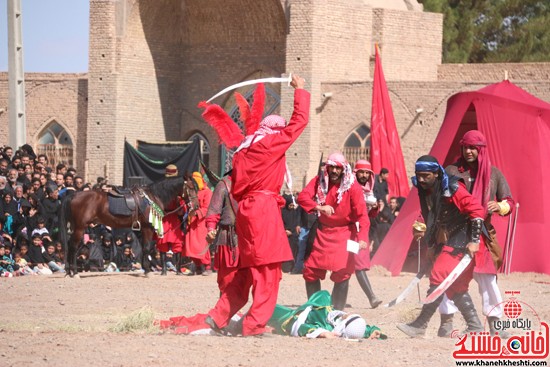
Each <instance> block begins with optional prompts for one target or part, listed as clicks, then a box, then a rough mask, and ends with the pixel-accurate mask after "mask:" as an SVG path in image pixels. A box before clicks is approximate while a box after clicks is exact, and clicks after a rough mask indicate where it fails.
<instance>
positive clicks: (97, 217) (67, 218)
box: [59, 175, 198, 277]
mask: <svg viewBox="0 0 550 367" xmlns="http://www.w3.org/2000/svg"><path fill="white" fill-rule="evenodd" d="M129 192H130V193H131V196H132V197H133V199H134V202H135V204H136V205H135V209H134V210H133V211H132V212H131V213H128V215H121V214H112V213H111V211H110V210H109V198H108V195H109V194H107V193H105V192H103V191H100V190H90V191H79V192H76V193H75V194H73V195H71V196H69V197H67V198H66V199H64V200H63V203H62V206H61V210H60V214H59V229H60V231H59V233H60V239H61V241H62V243H63V245H64V248H65V254H66V255H65V271H66V272H67V274H68V275H70V276H71V277H73V276H75V275H76V274H77V273H78V270H77V266H76V255H77V252H78V247H79V244H80V241H81V239H82V237H83V236H84V231H85V229H86V228H87V227H88V225H89V224H90V223H101V224H104V225H106V226H109V227H111V228H130V227H131V228H133V229H134V228H136V227H139V228H140V229H141V233H142V241H141V243H142V247H143V251H142V253H143V258H142V265H143V269H144V270H145V272H146V273H147V272H149V271H150V257H149V255H150V253H151V241H152V239H153V232H154V228H153V226H152V225H151V223H150V222H149V212H150V211H151V210H152V209H151V206H152V205H153V206H154V205H155V204H156V205H157V206H158V207H159V208H160V209H161V210H163V211H164V208H165V207H166V206H167V205H168V204H169V203H170V202H171V201H172V200H174V199H175V198H176V197H177V196H181V197H182V198H183V200H184V202H185V204H186V206H187V210H188V211H191V210H193V209H195V208H198V200H197V189H196V184H195V181H194V180H193V179H192V178H191V177H190V176H189V175H186V176H185V177H174V178H167V179H164V180H162V181H160V182H156V183H152V184H150V185H148V186H140V187H134V188H132V189H131V190H129ZM122 200H124V199H122ZM151 202H153V203H154V204H151ZM69 231H70V232H71V235H70V237H69V236H68V234H69V233H68V232H69Z"/></svg>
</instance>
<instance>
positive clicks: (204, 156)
mask: <svg viewBox="0 0 550 367" xmlns="http://www.w3.org/2000/svg"><path fill="white" fill-rule="evenodd" d="M195 138H198V139H199V141H200V149H201V160H202V162H203V163H204V164H205V165H206V167H209V164H210V143H209V142H208V140H207V139H206V137H205V136H204V135H202V134H201V133H194V134H193V135H191V136H190V137H189V139H188V140H191V141H193V140H194V139H195Z"/></svg>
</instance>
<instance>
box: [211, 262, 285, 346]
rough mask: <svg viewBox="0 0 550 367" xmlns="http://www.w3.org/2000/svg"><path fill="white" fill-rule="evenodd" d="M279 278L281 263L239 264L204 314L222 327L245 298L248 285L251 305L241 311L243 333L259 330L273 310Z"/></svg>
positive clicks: (263, 330) (245, 301)
mask: <svg viewBox="0 0 550 367" xmlns="http://www.w3.org/2000/svg"><path fill="white" fill-rule="evenodd" d="M281 278H282V271H281V263H273V264H267V265H258V266H253V267H248V268H240V269H239V270H238V271H237V272H236V274H235V278H234V279H233V281H232V282H231V283H230V284H228V285H227V286H226V288H225V291H224V292H223V294H222V295H221V297H220V299H219V300H218V303H216V306H214V308H213V309H212V310H210V312H208V314H209V315H210V317H212V319H213V320H214V322H215V323H216V325H218V327H220V328H223V327H226V326H227V325H228V323H229V320H230V319H231V317H232V316H233V315H234V314H236V313H237V312H238V311H239V310H240V309H241V308H243V307H244V306H245V305H246V303H247V302H248V293H249V291H250V288H251V287H252V306H250V309H249V310H248V312H247V313H246V314H245V315H244V319H243V336H247V335H257V334H263V333H264V332H265V326H266V324H267V322H268V321H269V319H270V318H271V315H273V310H275V304H276V303H277V296H278V294H279V282H280V281H281Z"/></svg>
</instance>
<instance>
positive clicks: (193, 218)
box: [183, 172, 212, 275]
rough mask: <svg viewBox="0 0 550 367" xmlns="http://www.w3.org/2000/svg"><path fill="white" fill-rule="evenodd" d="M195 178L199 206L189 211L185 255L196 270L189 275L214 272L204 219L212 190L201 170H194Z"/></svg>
mask: <svg viewBox="0 0 550 367" xmlns="http://www.w3.org/2000/svg"><path fill="white" fill-rule="evenodd" d="M193 180H195V182H196V183H197V188H198V191H197V199H198V201H199V207H198V208H194V209H192V210H191V211H189V217H188V221H189V223H188V225H187V233H186V234H185V247H184V249H183V255H184V256H187V257H189V258H190V259H191V260H192V261H193V263H194V264H195V272H191V273H190V274H189V275H195V274H202V275H210V274H212V269H211V266H210V261H211V259H210V251H209V249H208V247H209V246H208V243H207V242H206V233H207V231H206V224H205V222H204V220H205V217H206V212H207V210H208V205H210V199H211V198H212V190H210V188H209V187H208V186H207V185H206V183H205V182H204V180H203V178H202V175H201V174H200V173H199V172H193Z"/></svg>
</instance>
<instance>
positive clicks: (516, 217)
mask: <svg viewBox="0 0 550 367" xmlns="http://www.w3.org/2000/svg"><path fill="white" fill-rule="evenodd" d="M518 215H519V203H516V216H515V217H514V228H513V229H512V239H511V240H510V262H509V264H508V274H510V271H511V269H512V255H513V254H514V240H515V238H516V228H517V227H516V225H517V222H518Z"/></svg>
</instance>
